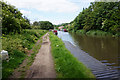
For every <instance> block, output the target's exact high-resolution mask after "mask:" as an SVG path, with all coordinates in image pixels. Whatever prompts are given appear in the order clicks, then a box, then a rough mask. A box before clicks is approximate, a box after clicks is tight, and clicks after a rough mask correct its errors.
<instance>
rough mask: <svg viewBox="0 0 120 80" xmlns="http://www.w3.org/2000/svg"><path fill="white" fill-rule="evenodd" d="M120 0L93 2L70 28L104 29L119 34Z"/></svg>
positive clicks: (75, 29) (74, 29)
mask: <svg viewBox="0 0 120 80" xmlns="http://www.w3.org/2000/svg"><path fill="white" fill-rule="evenodd" d="M119 5H120V1H119V2H92V3H91V5H90V6H89V7H88V8H86V9H83V11H82V12H80V13H79V15H78V16H77V17H76V18H75V19H74V21H72V22H71V26H70V28H69V30H70V31H71V30H73V31H74V32H76V31H77V30H81V29H84V30H86V31H89V30H102V31H107V32H111V33H113V34H117V33H118V32H120V26H119V25H120V14H119V13H120V7H119Z"/></svg>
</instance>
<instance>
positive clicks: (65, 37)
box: [58, 31, 119, 78]
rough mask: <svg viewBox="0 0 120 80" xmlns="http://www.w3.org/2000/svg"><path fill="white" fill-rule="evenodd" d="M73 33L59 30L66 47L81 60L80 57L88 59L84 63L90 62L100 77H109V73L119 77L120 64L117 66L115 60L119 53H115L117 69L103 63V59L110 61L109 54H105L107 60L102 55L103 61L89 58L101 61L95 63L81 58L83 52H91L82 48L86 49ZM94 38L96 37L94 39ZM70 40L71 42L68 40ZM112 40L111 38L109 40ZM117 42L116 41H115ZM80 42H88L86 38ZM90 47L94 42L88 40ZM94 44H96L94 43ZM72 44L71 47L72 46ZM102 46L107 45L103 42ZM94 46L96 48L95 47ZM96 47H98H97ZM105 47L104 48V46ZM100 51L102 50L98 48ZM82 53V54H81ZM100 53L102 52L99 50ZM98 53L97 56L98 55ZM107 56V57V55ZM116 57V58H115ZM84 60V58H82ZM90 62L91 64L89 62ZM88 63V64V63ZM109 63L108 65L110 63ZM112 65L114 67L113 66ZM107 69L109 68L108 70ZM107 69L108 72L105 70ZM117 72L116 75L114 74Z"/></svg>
mask: <svg viewBox="0 0 120 80" xmlns="http://www.w3.org/2000/svg"><path fill="white" fill-rule="evenodd" d="M72 36H73V35H70V34H69V33H64V32H61V31H60V32H58V37H59V38H61V39H62V40H63V41H64V43H65V44H66V48H67V49H68V50H70V51H71V53H73V55H74V56H75V57H77V58H78V59H79V60H80V59H83V60H87V61H85V62H84V61H83V63H84V64H86V66H88V65H89V64H90V65H89V68H91V70H95V71H93V72H95V73H94V74H95V75H97V76H98V77H103V76H104V78H107V77H108V75H109V77H110V78H112V77H114V78H115V77H118V70H117V69H118V68H119V65H118V66H116V65H115V64H117V63H116V62H115V60H118V55H115V53H116V52H115V53H114V54H113V57H112V58H113V59H112V60H113V61H114V65H115V66H114V65H113V66H114V67H117V69H116V68H113V66H109V67H108V66H107V65H106V64H103V63H102V61H103V62H105V61H107V60H108V61H109V59H107V57H108V58H111V57H110V56H109V55H105V54H104V55H105V59H106V60H104V56H101V57H102V58H103V59H102V60H101V61H98V60H97V59H95V58H96V57H95V56H94V57H95V58H94V59H91V58H89V59H90V60H95V62H96V60H97V62H98V63H99V64H96V65H95V63H94V61H93V62H92V63H89V59H87V58H85V57H84V58H81V54H82V55H89V53H86V52H85V51H83V50H81V48H82V49H84V47H82V46H78V44H79V43H78V42H77V41H76V40H75V39H74V37H72ZM76 37H77V38H78V39H81V37H80V36H76ZM85 40H86V38H85ZM93 40H94V39H93ZM68 41H69V42H68ZM105 41H108V40H105ZM109 41H110V40H109ZM112 42H113V41H112ZM114 42H115V41H114ZM80 43H81V44H83V45H85V44H86V42H84V38H83V41H82V40H81V41H80ZM87 44H88V46H87V47H88V48H91V47H92V46H89V44H93V43H91V41H88V43H87ZM95 44H96V46H99V48H100V45H101V44H100V45H97V43H96V42H95ZM93 45H94V44H93ZM70 46H71V47H70ZM113 46H117V45H116V44H114V45H113ZM101 47H106V45H104V43H103V46H101ZM93 48H95V47H93ZM108 48H109V47H108ZM95 49H96V48H95ZM103 49H104V48H103ZM116 50H118V48H116ZM116 50H113V51H116ZM98 51H100V50H98ZM95 52H97V51H95ZM104 52H105V53H107V51H105V50H104ZM80 53H81V54H80ZM99 53H100V52H99ZM95 54H96V53H95ZM116 54H117V53H116ZM97 55H99V54H97ZM97 55H96V56H97ZM106 56H107V57H106ZM115 56H117V57H115ZM115 58H116V59H115ZM81 61H82V60H81ZM88 63H89V64H88ZM118 63H119V62H118ZM87 64H88V65H87ZM100 64H102V65H100ZM109 64H112V63H109ZM109 64H108V65H109ZM105 66H107V67H105ZM111 67H112V68H111ZM106 69H107V70H106ZM96 70H97V72H96ZM105 71H106V72H105ZM102 73H105V74H103V75H101V74H102ZM114 74H115V75H114Z"/></svg>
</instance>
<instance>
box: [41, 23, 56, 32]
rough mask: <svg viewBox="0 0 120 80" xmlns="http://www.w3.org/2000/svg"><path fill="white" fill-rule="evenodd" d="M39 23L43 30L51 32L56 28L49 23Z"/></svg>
mask: <svg viewBox="0 0 120 80" xmlns="http://www.w3.org/2000/svg"><path fill="white" fill-rule="evenodd" d="M39 23H40V28H41V29H45V30H49V29H53V28H54V26H53V24H52V23H51V22H49V21H39Z"/></svg>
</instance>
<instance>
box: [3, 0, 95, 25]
mask: <svg viewBox="0 0 120 80" xmlns="http://www.w3.org/2000/svg"><path fill="white" fill-rule="evenodd" d="M4 1H7V2H8V3H9V4H12V5H14V6H16V8H18V9H19V10H20V11H21V12H22V13H23V15H24V16H26V17H27V18H28V19H30V21H31V22H33V21H50V22H52V23H53V24H61V23H69V22H71V21H72V20H74V18H75V17H76V16H77V15H78V14H79V12H81V11H82V9H83V8H87V7H88V6H89V5H90V2H93V1H94V0H4Z"/></svg>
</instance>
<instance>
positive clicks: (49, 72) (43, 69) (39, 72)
mask: <svg viewBox="0 0 120 80" xmlns="http://www.w3.org/2000/svg"><path fill="white" fill-rule="evenodd" d="M50 50H51V49H50V40H49V34H48V33H47V34H45V35H44V36H43V43H42V46H41V49H40V50H39V52H38V54H37V55H36V58H35V60H34V62H33V64H32V66H31V67H30V69H29V70H28V71H27V75H26V77H25V78H56V72H55V69H54V62H53V58H52V55H51V51H50Z"/></svg>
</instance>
